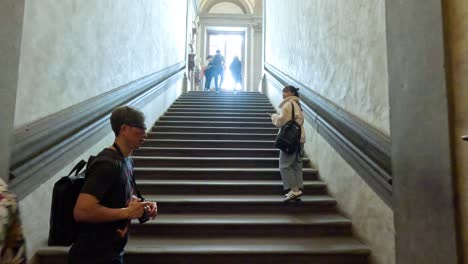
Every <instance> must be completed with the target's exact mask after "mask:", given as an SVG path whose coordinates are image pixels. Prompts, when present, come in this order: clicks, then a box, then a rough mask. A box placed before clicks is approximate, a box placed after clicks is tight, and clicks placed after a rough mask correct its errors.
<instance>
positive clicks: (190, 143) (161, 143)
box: [145, 139, 275, 149]
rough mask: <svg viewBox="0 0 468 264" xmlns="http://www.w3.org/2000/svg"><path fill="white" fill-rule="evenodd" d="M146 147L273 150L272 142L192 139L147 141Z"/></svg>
mask: <svg viewBox="0 0 468 264" xmlns="http://www.w3.org/2000/svg"><path fill="white" fill-rule="evenodd" d="M145 146H148V147H187V148H272V149H274V148H275V145H274V140H271V141H270V140H192V139H147V140H146V141H145Z"/></svg>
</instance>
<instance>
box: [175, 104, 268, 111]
mask: <svg viewBox="0 0 468 264" xmlns="http://www.w3.org/2000/svg"><path fill="white" fill-rule="evenodd" d="M181 108H186V109H187V108H196V109H210V108H211V109H216V110H218V111H225V109H238V110H244V111H250V110H259V111H260V110H261V111H265V112H269V111H275V108H274V107H273V106H271V105H237V104H219V105H209V104H173V105H172V106H171V108H170V109H171V110H173V109H181Z"/></svg>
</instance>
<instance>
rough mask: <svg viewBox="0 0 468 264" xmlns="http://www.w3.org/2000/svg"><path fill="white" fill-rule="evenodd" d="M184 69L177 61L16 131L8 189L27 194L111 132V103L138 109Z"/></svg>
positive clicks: (177, 77)
mask: <svg viewBox="0 0 468 264" xmlns="http://www.w3.org/2000/svg"><path fill="white" fill-rule="evenodd" d="M184 70H185V62H184V61H181V62H179V63H177V64H174V65H172V66H169V67H167V68H165V69H163V70H160V71H158V72H155V73H152V74H149V75H146V76H144V77H142V78H140V79H137V80H135V81H132V82H130V83H128V84H125V85H123V86H121V87H118V88H116V89H113V90H111V91H109V92H105V93H103V94H101V95H98V96H96V97H93V98H91V99H88V100H86V101H83V102H81V103H78V104H76V105H74V106H71V107H69V108H67V109H64V110H62V111H60V112H57V113H55V114H53V115H51V116H48V117H46V118H42V119H40V120H38V121H35V122H33V123H31V124H28V125H26V126H23V127H20V128H18V129H16V130H15V132H14V146H13V152H12V159H11V166H10V175H11V177H12V178H11V179H10V182H9V186H10V189H11V190H12V191H14V192H15V193H16V194H17V195H18V197H19V199H22V198H24V197H25V196H27V195H28V194H29V193H31V192H32V191H33V190H35V189H36V188H37V187H38V186H39V185H40V184H41V183H43V182H45V181H47V180H48V179H49V178H50V177H52V176H53V175H54V174H56V173H57V172H59V171H60V170H61V169H62V168H63V166H64V165H65V164H68V163H70V162H73V160H74V159H76V157H78V156H79V155H80V154H81V153H82V152H84V151H86V150H87V149H89V146H90V145H92V144H95V143H97V142H98V141H99V140H101V139H102V138H103V137H104V136H105V135H108V134H109V132H110V131H111V129H110V124H109V122H108V120H109V117H110V113H111V112H112V110H113V109H114V108H115V107H117V106H120V105H124V104H126V105H132V106H135V107H139V108H141V107H142V106H144V105H145V104H147V103H148V102H150V101H152V100H153V99H154V98H156V97H157V96H158V95H160V94H161V93H163V92H164V91H166V89H168V88H169V87H171V85H172V84H173V83H175V82H176V81H178V80H180V79H182V78H183V75H184Z"/></svg>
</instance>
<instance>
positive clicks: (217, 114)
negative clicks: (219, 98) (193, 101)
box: [164, 112, 266, 120]
mask: <svg viewBox="0 0 468 264" xmlns="http://www.w3.org/2000/svg"><path fill="white" fill-rule="evenodd" d="M265 115H266V114H265V113H264V112H259V113H235V112H167V113H165V114H164V117H175V118H180V117H184V116H199V117H210V118H217V117H242V118H243V119H244V120H245V119H248V118H252V117H253V118H259V117H260V118H263V117H265Z"/></svg>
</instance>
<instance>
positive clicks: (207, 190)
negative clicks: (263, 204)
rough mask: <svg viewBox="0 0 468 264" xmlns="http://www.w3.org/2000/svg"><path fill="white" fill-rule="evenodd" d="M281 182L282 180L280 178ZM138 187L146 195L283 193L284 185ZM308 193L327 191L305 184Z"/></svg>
mask: <svg viewBox="0 0 468 264" xmlns="http://www.w3.org/2000/svg"><path fill="white" fill-rule="evenodd" d="M278 182H279V183H280V180H279V179H278ZM138 189H139V190H140V191H141V192H142V193H143V194H144V195H156V194H158V195H163V194H183V195H189V194H203V195H211V194H213V195H223V194H226V195H233V194H234V195H238V194H239V195H242V194H243V195H251V194H259V195H281V194H283V186H282V185H281V183H280V184H278V185H276V186H259V185H253V186H246V185H238V186H236V185H196V186H194V185H167V184H164V185H146V184H145V185H138ZM304 190H305V192H306V193H307V195H323V194H326V193H327V190H326V188H325V186H310V185H309V186H304Z"/></svg>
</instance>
